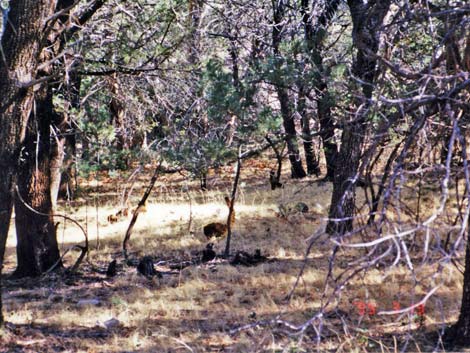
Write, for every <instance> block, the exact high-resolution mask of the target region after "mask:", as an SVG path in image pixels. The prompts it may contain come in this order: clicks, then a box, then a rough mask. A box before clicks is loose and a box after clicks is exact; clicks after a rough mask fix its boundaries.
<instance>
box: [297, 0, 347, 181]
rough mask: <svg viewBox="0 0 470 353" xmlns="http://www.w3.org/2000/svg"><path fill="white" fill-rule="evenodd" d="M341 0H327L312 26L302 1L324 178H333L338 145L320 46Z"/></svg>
mask: <svg viewBox="0 0 470 353" xmlns="http://www.w3.org/2000/svg"><path fill="white" fill-rule="evenodd" d="M340 3H341V0H332V1H328V2H326V4H325V8H324V9H323V11H322V13H321V15H320V16H319V18H318V21H317V23H316V24H315V26H313V25H312V22H311V18H312V16H311V14H310V10H309V8H310V7H309V0H302V2H301V13H302V22H303V25H304V29H305V41H306V43H307V50H308V53H309V57H310V60H311V61H312V63H313V64H314V67H315V72H314V74H315V77H314V80H313V90H314V91H315V94H316V100H317V116H318V121H319V123H320V137H321V139H322V142H323V153H324V155H325V160H326V176H325V179H326V180H328V181H333V179H334V173H335V164H336V158H337V154H338V147H337V145H336V143H335V142H334V129H335V124H334V121H333V117H332V114H331V105H332V101H333V100H332V98H331V96H330V93H329V91H328V85H327V79H328V73H327V71H326V70H325V68H324V66H323V46H324V41H325V39H326V35H327V31H326V27H327V26H328V25H329V23H330V21H331V19H332V18H333V16H334V15H335V13H336V11H337V9H338V6H339V5H340Z"/></svg>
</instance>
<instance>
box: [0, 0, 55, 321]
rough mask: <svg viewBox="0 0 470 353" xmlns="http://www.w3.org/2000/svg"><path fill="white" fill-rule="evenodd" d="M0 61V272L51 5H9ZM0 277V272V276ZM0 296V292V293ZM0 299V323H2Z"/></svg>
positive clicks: (37, 0)
mask: <svg viewBox="0 0 470 353" xmlns="http://www.w3.org/2000/svg"><path fill="white" fill-rule="evenodd" d="M10 6H11V9H10V12H9V14H8V26H6V29H5V33H3V36H2V41H1V46H2V50H3V53H4V60H0V170H1V171H2V172H1V173H0V272H1V268H2V267H3V258H4V254H5V243H6V238H7V235H8V229H9V224H10V217H11V211H12V206H13V190H14V179H15V175H16V171H17V167H18V159H19V154H20V149H21V145H22V142H23V140H24V135H25V129H26V123H27V121H28V118H29V115H30V111H31V107H32V101H33V86H32V85H29V82H30V81H31V80H34V79H35V77H36V68H37V65H38V57H39V53H40V52H41V50H42V47H41V46H42V41H41V38H42V34H43V33H44V19H45V18H48V17H50V16H51V14H52V13H53V6H52V5H51V2H50V1H45V0H17V1H12V2H10ZM0 274H1V273H0ZM0 293H1V290H0ZM1 309H2V308H1V297H0V323H3V315H2V311H1Z"/></svg>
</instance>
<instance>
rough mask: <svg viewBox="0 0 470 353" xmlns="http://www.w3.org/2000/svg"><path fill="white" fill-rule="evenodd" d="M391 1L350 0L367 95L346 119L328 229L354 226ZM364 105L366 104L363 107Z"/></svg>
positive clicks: (357, 67) (358, 72)
mask: <svg viewBox="0 0 470 353" xmlns="http://www.w3.org/2000/svg"><path fill="white" fill-rule="evenodd" d="M390 4H391V1H390V0H386V1H381V2H377V3H375V2H373V3H370V4H364V2H363V1H362V0H348V5H349V9H350V12H351V17H352V20H353V40H354V45H355V46H356V48H357V54H356V58H355V60H354V62H353V67H352V72H353V74H354V75H355V76H356V77H357V78H358V79H359V80H360V82H361V89H362V94H363V96H364V99H361V98H360V97H359V98H356V101H355V102H354V103H355V106H356V107H357V109H358V111H357V112H356V114H354V116H353V118H352V119H351V120H350V121H348V122H345V124H344V129H343V134H342V137H341V148H340V151H339V153H338V157H337V163H336V167H335V175H334V181H333V194H332V197H331V205H330V210H329V219H330V221H329V222H328V225H327V232H328V233H329V234H335V233H337V234H343V233H345V232H347V231H350V230H351V229H352V227H353V218H354V214H355V206H356V187H355V183H356V181H357V179H358V175H357V172H358V168H359V162H360V158H361V153H362V152H361V151H362V145H363V143H364V141H365V137H366V132H367V129H368V124H367V110H368V106H369V103H368V102H369V101H370V98H371V97H372V93H373V90H374V81H375V76H376V64H377V60H376V58H375V54H376V53H377V51H378V48H379V42H380V30H381V26H382V23H383V21H384V18H385V16H386V14H387V12H388V9H389V7H390ZM361 106H362V108H360V107H361Z"/></svg>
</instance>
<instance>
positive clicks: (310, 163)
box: [297, 83, 320, 176]
mask: <svg viewBox="0 0 470 353" xmlns="http://www.w3.org/2000/svg"><path fill="white" fill-rule="evenodd" d="M298 90H299V93H298V99H297V101H298V103H297V111H298V113H299V114H300V116H301V121H300V122H301V126H302V141H303V147H304V154H305V163H306V165H307V174H309V175H312V174H315V175H316V176H319V175H320V164H319V161H318V158H317V157H316V155H315V151H314V149H313V141H312V135H311V131H310V120H311V119H310V116H309V114H308V112H307V105H306V92H305V87H304V85H303V84H301V83H300V84H299V85H298Z"/></svg>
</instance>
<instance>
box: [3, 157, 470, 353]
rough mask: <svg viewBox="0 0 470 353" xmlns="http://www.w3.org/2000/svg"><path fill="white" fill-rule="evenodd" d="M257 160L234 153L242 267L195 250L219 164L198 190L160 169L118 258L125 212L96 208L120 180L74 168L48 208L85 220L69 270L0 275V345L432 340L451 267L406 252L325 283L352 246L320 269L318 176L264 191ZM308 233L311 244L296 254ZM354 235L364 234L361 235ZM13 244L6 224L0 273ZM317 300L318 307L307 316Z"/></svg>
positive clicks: (275, 347) (450, 312)
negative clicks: (59, 198)
mask: <svg viewBox="0 0 470 353" xmlns="http://www.w3.org/2000/svg"><path fill="white" fill-rule="evenodd" d="M269 169H270V168H269V164H268V163H267V162H266V163H264V162H262V161H248V162H246V163H245V165H244V168H243V169H242V174H241V180H240V186H239V194H238V198H237V200H236V203H235V210H236V222H235V225H234V229H233V238H232V244H231V245H232V248H231V253H232V254H236V253H237V252H238V253H240V254H242V255H244V254H245V253H248V254H254V253H255V251H256V249H259V250H260V253H261V255H262V256H265V257H266V259H265V261H259V263H256V264H254V265H251V266H247V263H244V261H243V259H242V261H241V263H237V264H231V263H230V260H226V259H223V258H216V259H215V260H213V261H209V262H204V263H203V262H201V261H200V259H201V256H202V252H203V250H204V249H205V248H206V245H207V243H208V242H209V241H208V240H207V239H206V238H205V236H204V234H203V232H202V228H203V226H204V225H205V224H207V223H209V222H214V221H219V222H224V221H225V220H226V219H227V213H228V209H227V207H226V206H225V204H224V202H223V197H224V196H225V195H227V194H229V193H230V190H231V181H232V178H233V168H232V167H224V168H222V169H221V170H219V171H217V173H215V172H213V173H212V174H210V175H209V179H208V182H209V191H205V192H201V191H198V190H197V183H195V182H191V183H188V182H187V176H185V175H182V174H173V175H161V176H159V178H158V181H157V184H156V186H155V189H154V191H153V192H152V196H151V198H150V200H149V202H148V204H147V212H146V213H143V214H140V216H139V218H138V220H137V224H136V226H135V228H134V231H133V234H132V237H131V240H130V243H129V248H130V249H129V250H130V258H131V260H132V261H130V262H129V264H128V263H126V261H124V259H123V256H122V241H123V238H124V234H125V232H126V229H127V227H128V225H129V221H130V217H123V218H121V219H120V220H118V221H117V222H115V223H112V224H111V223H110V222H109V221H108V216H109V215H111V214H115V213H116V212H117V210H119V207H120V206H119V202H120V198H121V196H120V193H121V192H122V190H123V189H124V188H125V187H130V183H129V182H127V181H126V180H127V179H126V178H127V175H124V174H119V173H114V174H113V175H112V176H111V175H108V174H106V175H100V176H99V177H95V178H94V179H90V180H88V181H83V182H82V183H81V188H82V191H81V193H80V195H81V196H80V197H79V198H78V200H77V201H75V202H73V203H64V204H62V205H61V209H60V211H61V213H65V214H67V215H68V216H69V217H71V218H74V219H76V220H77V221H79V222H80V223H81V224H82V225H84V227H85V228H86V229H87V231H88V236H89V239H90V247H91V250H90V253H89V256H88V259H87V260H86V261H85V262H84V263H83V264H82V265H81V266H80V268H79V271H78V273H76V274H73V275H71V274H67V273H55V274H51V275H48V276H44V277H42V278H39V279H23V280H11V279H8V277H6V278H5V280H4V288H3V301H4V313H5V317H6V321H7V325H6V328H5V329H3V330H2V331H0V342H1V345H0V351H1V352H264V351H269V352H304V351H305V352H310V351H320V352H323V351H337V352H375V351H380V352H395V351H421V352H424V351H432V350H433V349H437V350H441V348H440V347H441V346H440V344H439V341H438V339H437V338H436V337H437V334H438V333H439V332H440V331H439V330H442V329H443V328H444V327H445V325H447V324H450V323H452V322H453V321H455V320H456V319H457V317H458V312H459V303H460V295H461V289H462V283H461V282H462V276H461V274H460V272H459V271H458V270H457V269H456V267H455V266H452V265H446V264H445V265H442V264H439V263H435V262H425V261H421V259H420V258H419V254H418V253H416V258H413V259H412V261H413V263H417V264H420V265H417V266H416V267H415V268H414V269H413V271H410V270H409V268H407V266H406V261H400V262H399V263H398V264H396V265H395V266H393V267H391V268H384V267H380V266H374V267H373V268H368V271H358V272H357V273H356V274H354V276H351V278H350V280H348V283H347V284H346V285H344V286H339V287H338V286H336V287H335V285H337V284H339V283H341V280H342V279H344V277H342V276H341V274H342V273H344V275H343V276H348V275H350V274H351V272H348V270H349V269H350V268H351V267H352V266H354V265H355V261H356V259H357V258H359V254H360V255H364V253H365V251H364V250H355V249H348V248H340V249H339V251H338V252H337V254H336V261H335V264H334V265H335V266H334V268H333V269H332V272H331V274H332V275H333V276H334V277H335V278H336V282H335V281H332V280H329V281H326V279H327V276H328V274H329V271H330V262H329V259H330V257H331V255H332V253H333V249H334V248H335V244H334V243H333V242H332V241H331V240H330V239H329V238H328V237H327V236H326V235H321V229H322V227H323V226H324V222H323V221H322V219H323V218H324V217H325V216H326V214H327V207H328V204H329V201H330V197H331V191H332V185H331V183H325V182H321V181H320V179H318V178H315V177H311V178H306V179H304V180H297V181H296V180H288V179H287V178H284V179H285V186H284V188H282V189H277V190H275V191H271V190H270V188H269V185H268V183H267V175H268V173H269ZM151 173H152V171H151V170H148V173H144V174H142V175H141V176H140V177H139V178H140V179H139V180H140V181H139V182H138V183H137V186H138V187H136V189H135V190H134V192H133V195H134V197H133V203H134V205H135V204H136V199H137V198H138V196H140V194H141V193H142V191H143V190H144V188H145V185H146V183H147V182H148V180H149V179H150V175H151ZM284 175H287V171H285V173H284ZM298 202H303V203H305V204H307V205H308V208H309V210H308V212H298V211H296V208H295V205H296V204H297V203H298ZM280 205H283V207H282V208H283V209H284V211H283V212H280V208H279V206H280ZM59 221H60V222H61V224H60V225H59V231H58V239H59V242H60V247H61V250H62V252H64V251H65V250H66V249H68V248H69V247H71V246H72V245H73V244H75V243H77V242H80V243H83V235H82V233H81V232H80V230H79V229H78V228H77V227H76V226H75V225H73V224H72V223H71V222H70V221H67V220H65V221H64V220H59ZM315 234H319V237H316V238H315V237H314V235H315ZM313 238H315V243H314V245H313V247H312V249H311V251H310V252H309V254H308V256H307V259H306V260H305V254H306V251H307V246H308V244H309V243H310V240H312V239H313ZM372 238H373V234H371V235H370V239H372ZM353 240H354V239H353ZM353 240H352V241H353ZM357 240H358V241H367V240H368V239H365V238H364V235H363V236H362V238H358V239H357ZM212 241H213V240H212ZM214 243H215V245H214V250H215V251H216V253H217V254H218V255H220V254H222V253H223V251H224V248H225V239H222V240H218V241H214ZM243 252H245V253H243ZM14 254H15V241H14V227H12V229H11V234H10V237H9V239H8V250H7V255H6V259H5V268H4V272H5V273H6V274H8V273H11V272H12V271H13V270H14V268H15V261H16V259H15V255H14ZM245 255H246V254H245ZM412 255H413V253H412ZM77 256H78V253H77V252H74V251H71V252H69V253H68V254H67V255H66V256H65V258H64V263H65V267H70V266H71V265H72V264H73V262H74V260H75V259H76V258H77ZM142 256H151V257H152V258H153V260H154V262H155V264H156V269H157V270H158V271H161V272H162V273H163V274H162V277H161V278H157V276H155V277H153V278H146V277H144V276H142V275H140V274H138V273H137V271H136V264H137V262H138V260H139V259H140V258H142ZM393 256H394V255H392V258H393ZM113 259H117V262H118V268H117V274H116V276H114V277H107V276H106V269H107V267H108V264H109V263H110V262H111V261H112V260H113ZM232 259H233V257H232ZM260 259H261V260H263V258H260ZM178 264H179V265H180V267H181V269H178ZM304 264H305V268H304V270H303V272H302V274H301V275H300V273H301V270H302V268H303V266H304ZM410 273H412V276H410ZM436 273H440V276H439V278H437V277H436V276H434V275H435V274H436ZM299 275H300V277H299ZM295 283H297V285H296V286H295ZM430 290H434V292H433V296H432V297H433V298H436V299H435V300H434V299H433V300H429V301H428V302H427V303H426V307H425V311H423V310H421V311H419V310H418V309H420V308H416V310H414V311H408V312H406V313H395V314H392V315H386V314H384V312H385V311H392V310H394V309H398V307H400V309H401V308H405V307H407V306H409V305H410V303H412V302H414V303H416V302H418V301H419V300H421V299H422V298H423V296H424V295H426V293H429V292H430ZM320 308H323V314H322V315H321V316H318V315H317V314H318V311H319V309H320ZM315 315H317V316H315ZM320 329H321V331H319V330H320ZM318 338H321V340H320V341H318Z"/></svg>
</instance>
